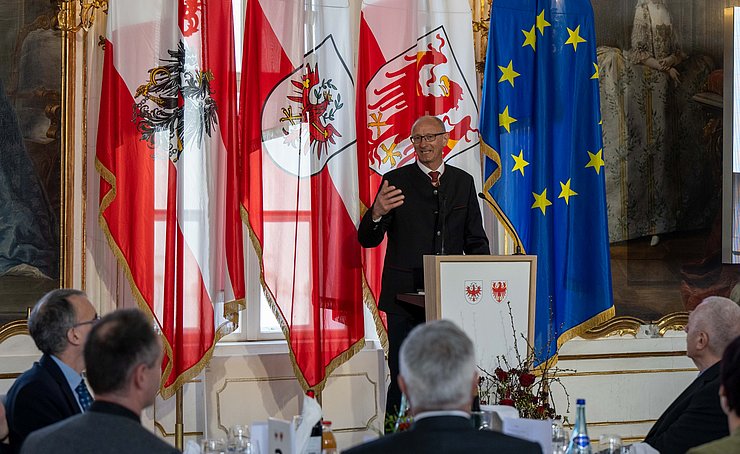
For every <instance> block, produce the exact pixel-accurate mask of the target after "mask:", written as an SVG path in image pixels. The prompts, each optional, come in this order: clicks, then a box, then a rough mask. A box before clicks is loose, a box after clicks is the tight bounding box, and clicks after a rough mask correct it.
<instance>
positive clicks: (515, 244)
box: [478, 192, 524, 255]
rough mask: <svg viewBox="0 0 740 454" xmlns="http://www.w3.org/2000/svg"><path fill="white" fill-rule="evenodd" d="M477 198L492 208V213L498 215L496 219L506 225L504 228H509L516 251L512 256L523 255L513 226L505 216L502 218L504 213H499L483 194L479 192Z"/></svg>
mask: <svg viewBox="0 0 740 454" xmlns="http://www.w3.org/2000/svg"><path fill="white" fill-rule="evenodd" d="M478 197H479V198H481V199H483V200H485V201H486V203H488V204H489V205H490V206H491V208H493V211H495V212H496V214H497V215H498V218H499V219H500V220H501V221H502V222H503V223H504V224H506V227H508V228H509V231H510V232H511V233H512V235H511V236H512V237H513V238H514V247H515V251H516V252H514V254H513V255H524V253H523V252H522V245H521V243H520V242H519V238H518V237H517V235H516V234H515V232H516V231H515V230H514V226H513V225H511V223H510V222H509V220H508V219H507V218H506V216H504V213H502V212H501V210H499V209H498V207H497V206H496V204H494V203H492V202H491V201H490V200H488V199H487V198H486V196H485V195H484V194H483V193H482V192H479V193H478Z"/></svg>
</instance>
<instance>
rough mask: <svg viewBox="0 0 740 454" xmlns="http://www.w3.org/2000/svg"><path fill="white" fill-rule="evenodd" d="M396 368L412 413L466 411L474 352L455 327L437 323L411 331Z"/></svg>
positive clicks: (473, 373) (473, 369) (448, 322)
mask: <svg viewBox="0 0 740 454" xmlns="http://www.w3.org/2000/svg"><path fill="white" fill-rule="evenodd" d="M399 368H400V375H401V377H402V378H403V381H404V383H405V384H406V395H407V397H408V399H409V401H410V402H411V406H412V408H413V410H414V412H415V413H419V412H421V411H434V410H459V409H462V408H469V406H470V403H471V400H472V391H473V382H474V380H475V376H476V366H475V351H474V348H473V342H472V341H471V340H470V338H468V336H467V335H466V334H465V333H464V332H463V331H462V330H461V329H460V328H458V327H457V326H456V325H455V324H454V323H452V322H450V321H447V320H437V321H433V322H429V323H427V324H424V325H420V326H418V327H416V328H414V329H413V330H412V331H411V333H410V334H409V336H408V337H407V338H406V340H405V341H404V343H403V345H402V346H401V353H400V360H399Z"/></svg>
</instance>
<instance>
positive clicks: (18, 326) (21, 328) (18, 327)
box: [0, 320, 29, 344]
mask: <svg viewBox="0 0 740 454" xmlns="http://www.w3.org/2000/svg"><path fill="white" fill-rule="evenodd" d="M22 334H25V335H29V334H28V323H27V322H26V320H16V321H14V322H10V323H7V324H5V325H3V326H2V327H0V344H2V343H3V342H5V341H6V340H8V339H9V338H11V337H13V336H19V335H22Z"/></svg>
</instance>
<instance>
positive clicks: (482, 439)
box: [346, 320, 542, 454]
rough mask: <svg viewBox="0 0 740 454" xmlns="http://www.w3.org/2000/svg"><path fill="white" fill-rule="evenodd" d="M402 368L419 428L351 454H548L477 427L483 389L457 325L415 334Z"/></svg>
mask: <svg viewBox="0 0 740 454" xmlns="http://www.w3.org/2000/svg"><path fill="white" fill-rule="evenodd" d="M399 362H400V372H399V376H398V385H399V386H400V387H401V391H403V393H404V394H405V395H406V397H408V399H409V402H410V404H411V413H412V414H413V415H414V424H413V425H412V426H411V428H410V429H409V430H408V431H406V432H401V433H397V434H393V435H389V436H386V437H382V438H380V439H378V440H375V441H372V442H370V443H367V444H364V445H361V446H358V447H355V448H353V449H350V450H348V451H346V453H347V454H367V453H391V454H393V453H409V452H440V453H451V454H455V453H469V452H478V453H501V454H506V453H516V454H539V453H541V452H542V450H541V449H540V446H539V445H538V444H537V443H532V442H529V441H525V440H521V439H519V438H514V437H510V436H508V435H504V434H501V433H498V432H491V431H487V430H480V431H479V430H476V429H475V427H473V424H472V422H471V420H470V414H469V409H470V406H471V404H472V401H473V395H474V394H475V389H476V387H477V383H478V373H477V371H476V366H475V353H474V350H473V343H472V342H471V340H470V339H469V338H468V336H467V335H466V334H465V333H464V332H463V331H462V330H461V329H460V328H458V327H457V326H455V324H453V323H452V322H449V321H446V320H439V321H434V322H429V323H427V324H425V325H421V326H418V327H416V328H414V329H413V330H412V331H411V334H409V336H408V337H407V338H406V340H405V341H404V343H403V345H402V346H401V353H400V361H399Z"/></svg>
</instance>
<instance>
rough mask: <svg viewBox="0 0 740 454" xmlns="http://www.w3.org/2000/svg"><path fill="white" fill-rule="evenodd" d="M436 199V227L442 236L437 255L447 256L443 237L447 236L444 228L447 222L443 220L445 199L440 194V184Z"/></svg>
mask: <svg viewBox="0 0 740 454" xmlns="http://www.w3.org/2000/svg"><path fill="white" fill-rule="evenodd" d="M437 199H438V205H437V206H438V207H439V214H438V221H437V225H438V227H439V231H440V232H441V234H442V244H441V245H440V251H439V254H438V255H447V253H446V252H445V236H446V235H447V229H446V228H445V226H446V225H447V220H446V219H445V217H446V216H447V214H446V212H447V197H445V194H444V192H442V184H441V183H440V185H439V186H437Z"/></svg>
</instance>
